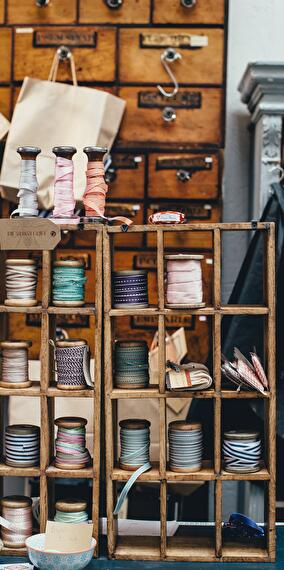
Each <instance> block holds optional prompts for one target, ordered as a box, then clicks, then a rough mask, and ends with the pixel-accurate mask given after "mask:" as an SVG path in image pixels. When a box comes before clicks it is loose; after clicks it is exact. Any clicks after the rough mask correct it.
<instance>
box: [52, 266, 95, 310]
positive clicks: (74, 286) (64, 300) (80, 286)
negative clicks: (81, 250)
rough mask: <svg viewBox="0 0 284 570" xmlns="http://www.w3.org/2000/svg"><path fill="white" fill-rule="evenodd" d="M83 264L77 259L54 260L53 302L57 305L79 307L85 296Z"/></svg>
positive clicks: (82, 303)
mask: <svg viewBox="0 0 284 570" xmlns="http://www.w3.org/2000/svg"><path fill="white" fill-rule="evenodd" d="M86 281H87V279H86V277H85V268H84V264H83V263H82V262H81V261H78V260H75V259H74V260H71V259H68V260H60V261H55V263H54V265H53V281H52V284H53V303H54V305H57V306H61V305H63V306H68V305H69V306H72V307H80V306H82V305H84V297H85V283H86Z"/></svg>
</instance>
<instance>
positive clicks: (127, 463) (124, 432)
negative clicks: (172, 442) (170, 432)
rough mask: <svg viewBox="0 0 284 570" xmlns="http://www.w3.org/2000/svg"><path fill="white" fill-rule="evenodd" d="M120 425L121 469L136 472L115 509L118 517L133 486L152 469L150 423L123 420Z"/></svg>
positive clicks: (123, 490) (121, 494) (122, 492)
mask: <svg viewBox="0 0 284 570" xmlns="http://www.w3.org/2000/svg"><path fill="white" fill-rule="evenodd" d="M119 425H120V460H119V465H120V467H121V469H125V470H126V471H134V473H133V474H132V475H131V477H130V479H128V481H127V483H126V484H125V485H124V487H123V489H122V491H121V493H120V496H119V499H118V501H117V503H116V507H115V509H114V515H117V514H118V513H119V511H120V509H121V507H122V505H123V503H124V501H125V499H126V497H127V495H128V492H129V491H130V489H131V487H132V485H134V483H135V481H136V480H137V479H138V477H139V476H140V475H142V473H145V471H148V470H149V469H151V463H150V425H151V424H150V422H148V420H137V419H133V420H122V421H121V422H119Z"/></svg>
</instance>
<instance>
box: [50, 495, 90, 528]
mask: <svg viewBox="0 0 284 570" xmlns="http://www.w3.org/2000/svg"><path fill="white" fill-rule="evenodd" d="M55 509H56V513H55V517H54V520H55V521H56V522H60V523H70V524H80V523H87V522H88V520H89V516H88V513H87V502H86V501H80V500H78V499H62V500H61V501H56V503H55Z"/></svg>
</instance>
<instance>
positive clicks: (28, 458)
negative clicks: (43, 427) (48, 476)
mask: <svg viewBox="0 0 284 570" xmlns="http://www.w3.org/2000/svg"><path fill="white" fill-rule="evenodd" d="M39 435H40V429H39V427H38V426H34V425H29V424H16V425H11V426H7V427H6V429H5V455H6V460H5V462H6V465H10V466H11V467H35V466H37V465H38V464H39V453H40V451H39V450H40V443H39Z"/></svg>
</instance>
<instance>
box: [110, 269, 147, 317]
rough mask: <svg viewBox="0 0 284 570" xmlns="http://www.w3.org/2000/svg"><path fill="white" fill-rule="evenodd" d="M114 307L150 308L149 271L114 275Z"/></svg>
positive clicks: (120, 272) (125, 272)
mask: <svg viewBox="0 0 284 570" xmlns="http://www.w3.org/2000/svg"><path fill="white" fill-rule="evenodd" d="M113 306H114V308H116V309H124V308H127V307H140V308H145V307H148V279H147V271H145V270H141V271H135V270H133V271H132V270H129V271H127V270H126V271H116V272H115V273H113Z"/></svg>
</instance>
